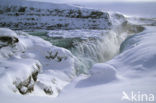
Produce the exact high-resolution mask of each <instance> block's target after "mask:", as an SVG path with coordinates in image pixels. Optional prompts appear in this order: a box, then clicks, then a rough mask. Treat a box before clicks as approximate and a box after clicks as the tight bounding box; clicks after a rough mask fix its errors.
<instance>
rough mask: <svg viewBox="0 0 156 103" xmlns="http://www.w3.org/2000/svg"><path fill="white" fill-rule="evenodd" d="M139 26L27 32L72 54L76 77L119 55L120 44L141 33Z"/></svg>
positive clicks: (126, 24)
mask: <svg viewBox="0 0 156 103" xmlns="http://www.w3.org/2000/svg"><path fill="white" fill-rule="evenodd" d="M143 29H144V28H143V27H142V26H140V25H134V24H130V23H123V24H122V25H119V26H116V27H115V28H114V29H112V30H51V31H46V30H44V31H36V32H28V33H29V34H31V35H35V36H39V37H41V38H43V39H45V40H47V41H50V42H51V43H52V44H53V45H55V46H58V47H63V48H66V49H68V50H70V51H71V52H72V54H73V55H74V56H75V59H76V61H77V63H76V64H75V68H76V70H77V72H76V73H77V75H78V74H81V73H88V70H89V69H90V68H91V67H92V66H93V64H95V63H103V62H106V61H108V60H110V59H112V58H113V57H114V56H116V55H117V54H119V53H120V51H121V50H120V45H121V43H122V42H123V41H124V40H125V39H126V38H127V37H129V36H131V35H134V34H135V33H138V32H141V31H143Z"/></svg>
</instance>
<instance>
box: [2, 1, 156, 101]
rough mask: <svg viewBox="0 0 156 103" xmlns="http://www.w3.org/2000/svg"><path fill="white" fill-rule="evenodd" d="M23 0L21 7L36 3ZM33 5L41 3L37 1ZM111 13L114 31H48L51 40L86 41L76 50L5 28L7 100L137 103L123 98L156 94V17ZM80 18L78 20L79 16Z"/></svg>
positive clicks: (3, 40) (3, 33) (3, 58)
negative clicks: (128, 95) (127, 95)
mask: <svg viewBox="0 0 156 103" xmlns="http://www.w3.org/2000/svg"><path fill="white" fill-rule="evenodd" d="M21 2H24V1H21ZM21 2H20V1H19V4H18V3H17V4H15V5H25V6H29V4H30V2H24V3H25V4H23V3H21ZM4 3H6V4H8V3H7V2H6V1H5V2H4ZM10 4H14V3H13V2H11V3H10ZM33 4H35V5H34V7H38V6H36V5H37V4H36V2H32V5H33ZM32 5H30V6H32ZM41 5H43V7H41V8H47V7H45V6H48V8H49V5H50V6H51V5H53V6H54V7H51V8H57V7H59V6H61V5H62V4H58V5H57V4H46V3H45V4H40V5H39V6H41ZM59 8H62V9H68V8H70V9H71V8H72V7H70V6H68V5H63V6H62V7H59ZM73 8H74V9H75V8H77V7H73ZM81 9H83V10H84V11H85V10H86V11H88V9H84V8H81ZM91 11H92V10H91ZM84 13H85V12H84ZM84 15H86V14H84ZM109 15H110V18H109V20H110V21H111V22H112V23H113V25H112V26H113V27H112V28H111V30H84V29H85V28H84V29H83V30H50V31H48V34H47V35H46V36H48V37H49V38H50V37H54V38H57V37H59V38H61V39H62V40H64V39H67V41H65V42H68V39H69V40H71V39H74V40H80V41H78V42H76V43H77V45H74V46H75V48H70V49H69V48H68V49H69V50H70V51H69V50H67V49H65V48H62V47H57V46H54V44H53V43H50V42H49V41H45V40H43V39H42V38H40V37H37V36H32V35H29V34H27V33H26V32H22V31H19V30H17V31H13V30H11V29H7V28H0V83H1V85H0V99H1V101H2V102H3V103H10V102H13V103H28V102H30V103H34V102H37V103H43V102H45V103H52V102H54V103H103V102H107V103H116V102H117V103H131V101H128V100H121V99H122V96H123V94H122V93H123V91H124V92H126V93H128V94H130V92H132V91H134V92H136V93H137V92H138V91H139V92H141V93H152V94H153V95H155V96H156V88H155V85H156V70H155V67H156V64H155V61H156V47H155V45H156V41H155V38H156V30H155V19H141V18H131V17H125V16H123V15H122V14H119V13H115V14H114V13H112V14H109ZM56 18H57V17H56ZM10 20H11V19H10ZM56 21H58V20H57V19H56ZM63 21H64V20H63ZM46 22H47V21H46ZM74 22H75V23H77V22H78V21H76V20H75V19H74ZM99 22H100V21H99ZM85 23H88V22H85ZM103 23H104V24H105V22H103ZM78 24H79V23H78ZM77 26H80V25H77ZM39 32H40V31H39ZM3 37H5V38H3ZM75 38H76V39H75ZM125 39H126V40H125ZM65 42H63V43H65ZM8 98H9V99H8ZM147 103H155V101H153V102H147Z"/></svg>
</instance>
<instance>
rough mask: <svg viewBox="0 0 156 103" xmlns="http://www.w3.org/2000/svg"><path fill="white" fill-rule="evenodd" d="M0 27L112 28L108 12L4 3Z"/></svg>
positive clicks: (7, 0)
mask: <svg viewBox="0 0 156 103" xmlns="http://www.w3.org/2000/svg"><path fill="white" fill-rule="evenodd" d="M0 27H9V28H12V29H25V30H26V29H28V30H32V29H47V30H53V29H110V28H111V21H110V18H109V14H108V13H107V12H102V11H98V10H93V9H87V8H80V7H75V6H72V5H66V4H55V3H43V2H31V1H22V0H1V3H0Z"/></svg>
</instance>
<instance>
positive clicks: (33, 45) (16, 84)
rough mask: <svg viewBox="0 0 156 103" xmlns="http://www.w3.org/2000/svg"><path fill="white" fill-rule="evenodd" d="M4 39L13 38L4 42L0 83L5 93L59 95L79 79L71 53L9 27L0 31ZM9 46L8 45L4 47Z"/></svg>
mask: <svg viewBox="0 0 156 103" xmlns="http://www.w3.org/2000/svg"><path fill="white" fill-rule="evenodd" d="M0 37H6V38H10V39H3V38H2V39H0V40H1V45H2V46H1V48H0V57H1V59H0V64H1V65H0V77H1V78H0V81H1V83H3V84H2V85H1V86H2V87H1V88H4V91H14V92H17V93H21V94H28V93H31V94H32V95H46V94H50V95H53V96H57V95H58V94H59V92H60V90H61V89H63V87H64V86H65V85H67V84H68V83H69V81H71V80H72V78H73V77H74V76H76V74H75V70H74V69H75V68H74V65H73V64H74V62H75V60H74V56H73V55H72V54H71V52H70V51H68V50H66V49H63V48H59V47H55V46H53V45H51V43H49V42H47V41H44V40H43V39H41V38H39V37H34V36H30V35H28V34H27V33H24V32H21V31H17V32H14V31H12V30H10V29H6V28H0ZM14 39H17V40H16V42H13V40H14ZM10 40H11V43H10ZM5 43H6V44H8V45H5V46H3V45H4V44H5ZM42 68H43V69H42Z"/></svg>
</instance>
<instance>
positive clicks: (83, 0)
mask: <svg viewBox="0 0 156 103" xmlns="http://www.w3.org/2000/svg"><path fill="white" fill-rule="evenodd" d="M30 1H43V2H62V3H67V2H73V3H74V2H77V3H79V2H150V1H154V2H156V0H30Z"/></svg>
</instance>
